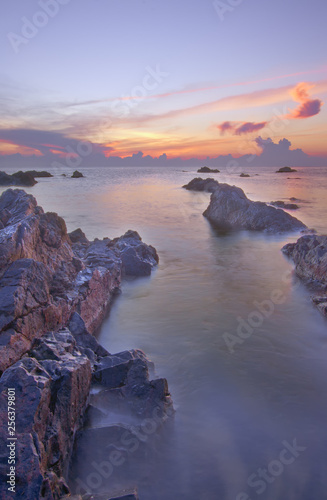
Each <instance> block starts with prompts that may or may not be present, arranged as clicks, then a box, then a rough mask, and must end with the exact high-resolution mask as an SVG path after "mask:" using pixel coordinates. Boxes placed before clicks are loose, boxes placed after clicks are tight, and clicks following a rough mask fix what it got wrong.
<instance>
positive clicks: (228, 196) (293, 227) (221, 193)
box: [203, 184, 306, 233]
mask: <svg viewBox="0 0 327 500" xmlns="http://www.w3.org/2000/svg"><path fill="white" fill-rule="evenodd" d="M203 215H204V216H205V217H206V218H207V219H208V220H209V221H210V222H211V223H212V225H213V226H214V227H216V228H217V229H219V230H222V231H228V230H232V229H236V230H239V229H246V230H250V231H264V232H267V233H282V232H288V231H300V230H301V229H305V227H306V226H305V224H303V223H302V222H301V221H299V220H298V219H296V218H295V217H292V216H291V215H289V214H288V213H286V212H284V211H283V210H280V209H277V208H274V207H271V206H268V205H267V204H266V203H263V202H259V201H256V202H255V201H251V200H249V199H248V198H247V197H246V195H245V194H244V191H242V189H240V188H238V187H236V186H229V185H228V184H218V186H217V188H216V189H214V191H213V193H212V195H211V198H210V204H209V206H208V208H207V210H206V211H205V212H204V214H203Z"/></svg>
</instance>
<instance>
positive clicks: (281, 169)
mask: <svg viewBox="0 0 327 500" xmlns="http://www.w3.org/2000/svg"><path fill="white" fill-rule="evenodd" d="M290 172H297V170H295V168H291V167H281V168H280V169H279V170H276V173H277V174H283V173H287V174H289V173H290Z"/></svg>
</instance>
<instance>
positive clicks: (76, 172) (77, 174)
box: [71, 170, 84, 179]
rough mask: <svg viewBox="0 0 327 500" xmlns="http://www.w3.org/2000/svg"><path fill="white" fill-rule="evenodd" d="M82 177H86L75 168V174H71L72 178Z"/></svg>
mask: <svg viewBox="0 0 327 500" xmlns="http://www.w3.org/2000/svg"><path fill="white" fill-rule="evenodd" d="M80 177H84V175H83V174H82V172H79V171H78V170H75V172H73V175H72V176H71V178H72V179H79V178H80Z"/></svg>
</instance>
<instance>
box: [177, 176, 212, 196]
mask: <svg viewBox="0 0 327 500" xmlns="http://www.w3.org/2000/svg"><path fill="white" fill-rule="evenodd" d="M218 186H219V182H218V181H216V180H215V179H210V178H208V179H201V177H196V178H195V179H192V180H191V181H190V182H189V183H188V184H185V185H184V186H183V188H184V189H187V190H188V191H205V192H207V193H213V192H214V191H215V190H216V189H217V187H218Z"/></svg>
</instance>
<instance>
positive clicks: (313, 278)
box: [282, 234, 327, 316]
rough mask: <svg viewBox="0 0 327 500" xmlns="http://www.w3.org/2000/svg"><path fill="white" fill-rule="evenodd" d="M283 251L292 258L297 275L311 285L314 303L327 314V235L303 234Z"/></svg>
mask: <svg viewBox="0 0 327 500" xmlns="http://www.w3.org/2000/svg"><path fill="white" fill-rule="evenodd" d="M282 252H283V253H284V255H286V256H287V257H289V258H290V259H292V261H293V262H294V264H295V273H296V275H297V276H298V277H299V278H300V279H301V280H302V281H303V282H304V283H305V284H306V285H308V286H309V287H310V289H311V291H313V293H314V297H313V299H312V300H313V302H314V304H315V305H316V306H317V308H318V309H319V310H320V312H322V313H323V314H324V315H325V316H327V236H318V235H315V234H313V235H305V236H302V237H301V238H299V239H298V240H297V242H296V243H288V244H287V245H285V246H284V247H283V248H282Z"/></svg>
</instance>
